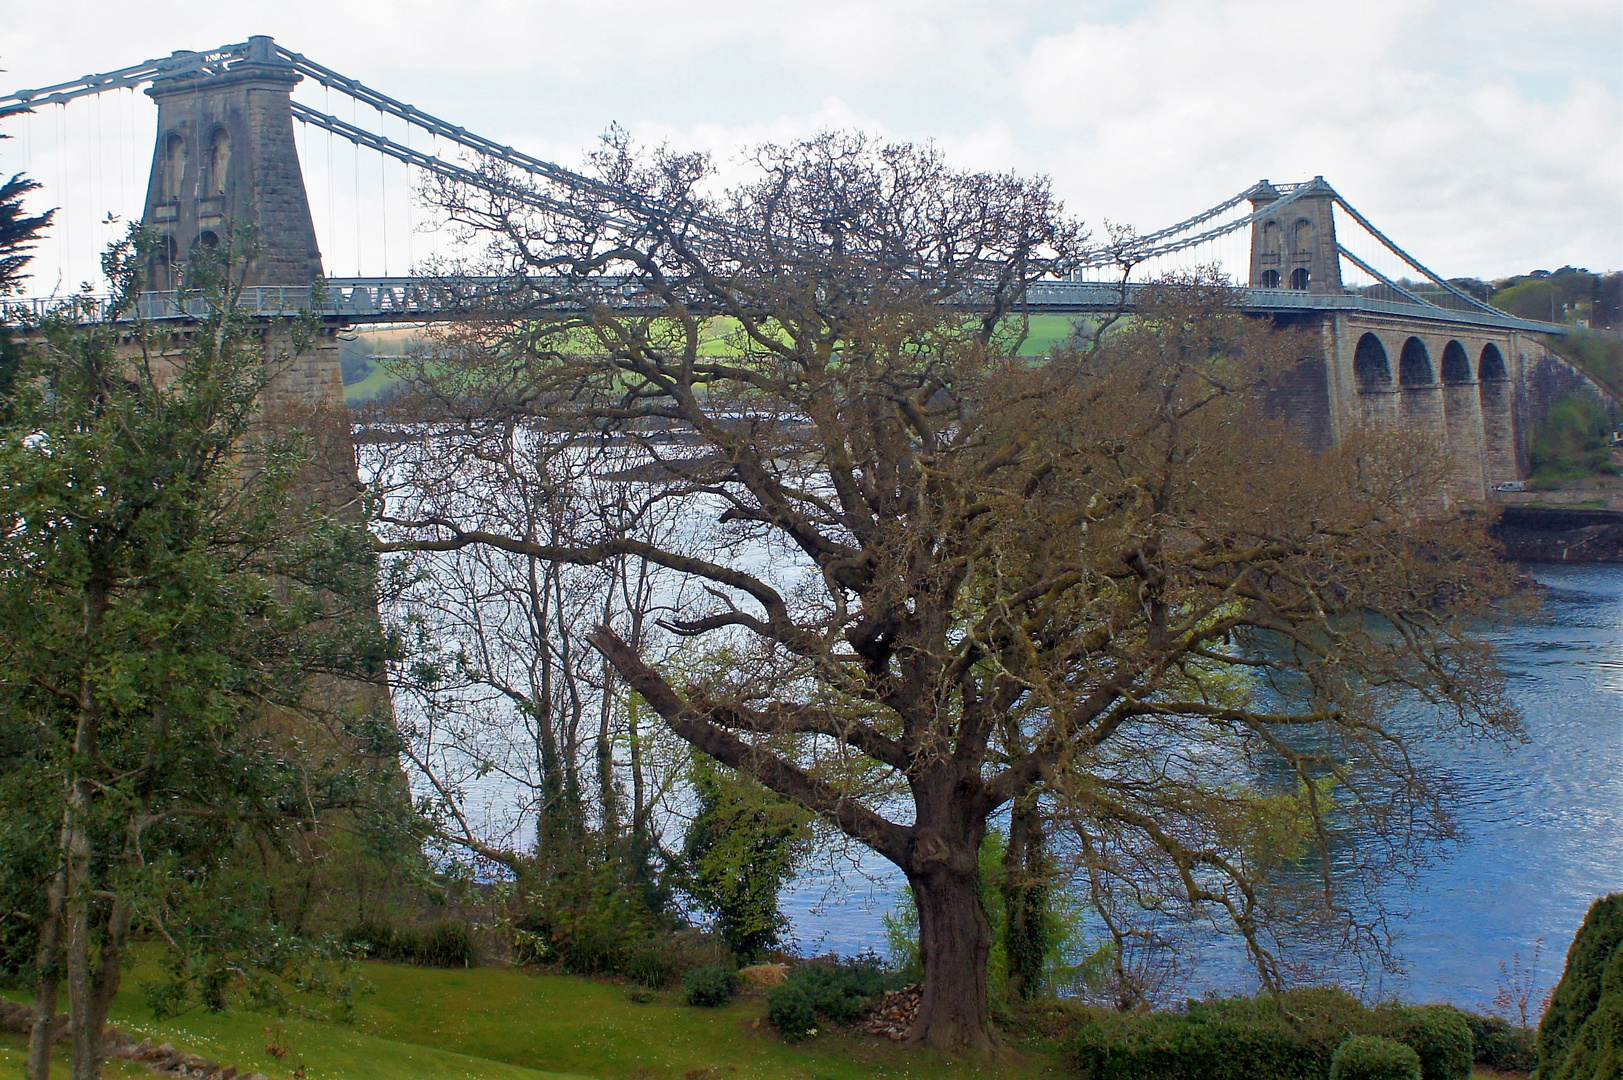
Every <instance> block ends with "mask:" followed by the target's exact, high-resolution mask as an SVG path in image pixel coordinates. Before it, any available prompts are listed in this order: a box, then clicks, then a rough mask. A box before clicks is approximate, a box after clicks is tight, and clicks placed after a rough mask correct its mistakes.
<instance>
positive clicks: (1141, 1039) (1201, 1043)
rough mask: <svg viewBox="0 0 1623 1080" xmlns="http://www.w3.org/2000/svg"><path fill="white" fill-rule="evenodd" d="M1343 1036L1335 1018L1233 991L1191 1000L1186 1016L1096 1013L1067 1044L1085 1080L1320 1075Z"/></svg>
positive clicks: (1307, 1079) (1278, 1079) (1316, 1079)
mask: <svg viewBox="0 0 1623 1080" xmlns="http://www.w3.org/2000/svg"><path fill="white" fill-rule="evenodd" d="M1332 1032H1333V1034H1332ZM1340 1041H1341V1033H1340V1032H1339V1031H1335V1029H1334V1027H1333V1025H1330V1026H1327V1025H1325V1024H1323V1023H1318V1022H1314V1021H1306V1022H1304V1021H1303V1020H1300V1019H1296V1018H1293V1019H1287V1018H1286V1017H1285V1016H1284V1015H1283V1014H1282V1013H1281V1011H1280V1007H1279V1006H1278V1005H1276V1004H1275V1003H1274V1002H1273V1001H1271V1000H1269V999H1267V998H1261V999H1256V1000H1252V999H1248V998H1235V999H1229V1000H1226V1001H1209V1002H1190V1003H1189V1010H1188V1012H1187V1013H1184V1014H1181V1015H1180V1014H1178V1013H1147V1014H1145V1013H1138V1014H1133V1013H1104V1014H1099V1015H1096V1016H1095V1017H1093V1018H1092V1019H1091V1020H1088V1021H1086V1022H1084V1023H1083V1024H1082V1025H1081V1026H1079V1027H1078V1029H1077V1031H1076V1032H1075V1033H1074V1034H1073V1036H1072V1037H1071V1039H1070V1040H1068V1042H1067V1046H1066V1048H1067V1050H1068V1052H1069V1055H1070V1057H1071V1059H1072V1061H1073V1063H1074V1064H1075V1065H1076V1066H1077V1068H1078V1070H1079V1071H1080V1073H1081V1074H1082V1075H1083V1076H1084V1077H1087V1078H1088V1080H1323V1077H1324V1076H1325V1074H1326V1073H1327V1072H1328V1071H1329V1068H1330V1058H1331V1054H1332V1051H1333V1050H1334V1049H1335V1046H1336V1044H1337V1043H1339V1042H1340Z"/></svg>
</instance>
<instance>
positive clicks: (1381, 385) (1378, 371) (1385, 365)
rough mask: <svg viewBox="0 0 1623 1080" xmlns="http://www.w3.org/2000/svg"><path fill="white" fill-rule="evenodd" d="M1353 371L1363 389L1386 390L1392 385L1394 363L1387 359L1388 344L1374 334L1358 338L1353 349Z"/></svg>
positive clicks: (1359, 386) (1360, 387)
mask: <svg viewBox="0 0 1623 1080" xmlns="http://www.w3.org/2000/svg"><path fill="white" fill-rule="evenodd" d="M1353 372H1354V373H1355V374H1356V375H1357V376H1358V389H1359V390H1361V391H1366V392H1367V391H1370V390H1384V389H1385V388H1386V387H1388V386H1391V385H1392V365H1391V364H1390V363H1389V362H1388V361H1387V359H1386V346H1384V345H1382V344H1381V339H1380V338H1378V337H1376V336H1375V335H1374V334H1365V335H1364V336H1363V337H1361V338H1359V339H1358V348H1357V349H1355V350H1354V351H1353Z"/></svg>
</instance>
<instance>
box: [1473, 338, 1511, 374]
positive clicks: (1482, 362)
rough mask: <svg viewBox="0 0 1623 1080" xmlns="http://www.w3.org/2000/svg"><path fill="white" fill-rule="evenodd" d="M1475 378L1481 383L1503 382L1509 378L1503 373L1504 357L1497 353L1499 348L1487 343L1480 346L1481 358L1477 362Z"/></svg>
mask: <svg viewBox="0 0 1623 1080" xmlns="http://www.w3.org/2000/svg"><path fill="white" fill-rule="evenodd" d="M1476 370H1477V378H1478V379H1480V380H1481V381H1482V382H1504V381H1505V380H1506V379H1508V378H1510V375H1509V374H1508V373H1507V372H1506V371H1505V355H1504V353H1501V352H1500V351H1499V346H1497V345H1495V344H1494V343H1493V342H1491V341H1490V342H1488V343H1487V344H1486V345H1484V346H1482V356H1481V357H1480V358H1479V359H1478V360H1477V368H1476Z"/></svg>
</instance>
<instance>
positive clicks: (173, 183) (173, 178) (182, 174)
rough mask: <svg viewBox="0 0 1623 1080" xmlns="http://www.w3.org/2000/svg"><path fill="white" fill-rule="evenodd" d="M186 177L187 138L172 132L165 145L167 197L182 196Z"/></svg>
mask: <svg viewBox="0 0 1623 1080" xmlns="http://www.w3.org/2000/svg"><path fill="white" fill-rule="evenodd" d="M185 179H186V138H185V136H183V135H181V134H180V133H179V132H170V134H169V138H168V140H167V141H165V143H164V147H163V193H164V197H165V198H169V199H178V198H180V189H181V185H182V183H183V182H184V181H185Z"/></svg>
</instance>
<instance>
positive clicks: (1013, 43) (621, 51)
mask: <svg viewBox="0 0 1623 1080" xmlns="http://www.w3.org/2000/svg"><path fill="white" fill-rule="evenodd" d="M256 32H261V33H271V34H273V35H275V36H276V37H277V39H278V41H279V42H281V43H282V44H285V45H287V46H289V47H291V48H296V49H299V50H301V51H303V52H305V53H306V54H307V55H309V56H311V57H312V58H313V59H316V60H319V61H321V62H322V63H325V64H328V65H330V66H332V67H334V68H337V69H339V70H341V71H343V72H345V73H346V74H350V75H353V76H355V77H357V78H361V79H363V80H365V81H367V82H369V83H371V84H373V85H375V86H377V87H378V88H379V89H382V90H384V91H386V92H388V93H391V94H393V95H395V96H397V97H399V98H401V99H403V100H406V101H410V102H412V103H414V104H417V105H419V106H422V107H424V108H428V109H430V110H431V111H435V112H439V113H441V114H442V115H445V116H446V117H447V118H448V119H451V120H453V121H455V122H458V123H462V124H465V125H467V126H468V127H470V128H472V129H474V130H477V131H480V132H481V133H483V134H486V135H489V136H491V137H493V138H497V139H501V140H504V141H510V142H513V143H515V144H518V145H520V146H524V147H526V148H529V149H532V150H535V151H538V152H542V153H545V154H546V155H548V156H551V157H554V158H555V159H558V160H562V161H564V162H566V163H573V162H576V161H578V160H579V158H580V155H581V153H582V152H584V151H585V150H586V149H588V148H589V146H590V143H591V142H592V139H593V136H594V135H595V134H596V133H598V132H600V131H602V130H603V128H604V127H605V126H606V125H607V124H608V123H609V122H611V121H619V122H622V123H624V124H626V125H627V126H628V127H630V128H631V129H632V130H633V131H634V132H635V133H636V134H637V135H638V136H639V137H641V138H643V139H645V140H650V141H669V142H671V143H673V144H675V145H681V146H687V147H699V148H705V149H708V150H710V151H711V152H712V154H713V155H714V157H715V159H716V161H717V163H718V165H719V166H721V167H722V169H723V171H724V175H729V174H733V175H735V174H736V172H735V170H736V168H737V159H738V155H739V152H740V151H741V150H742V148H744V147H746V146H748V145H751V144H754V143H758V142H761V141H763V140H782V139H786V138H793V137H798V136H800V135H804V134H809V133H811V132H813V131H815V130H818V129H819V128H823V127H831V126H833V127H852V126H854V127H861V128H863V129H865V130H869V131H873V132H876V133H878V134H882V135H886V136H890V137H896V138H906V139H916V140H921V139H931V140H934V141H935V142H936V143H937V144H938V145H940V146H941V147H942V148H943V149H944V150H945V151H946V152H947V153H948V154H949V155H950V156H951V157H952V159H953V160H955V161H957V162H959V163H961V164H963V165H965V166H969V167H976V168H988V169H1011V168H1012V169H1016V170H1019V171H1023V172H1046V173H1048V174H1050V175H1052V176H1053V177H1054V181H1055V186H1056V189H1057V190H1058V191H1059V192H1060V194H1061V195H1062V196H1064V197H1065V198H1066V200H1067V203H1068V204H1069V205H1070V206H1071V207H1072V208H1073V209H1074V210H1075V211H1076V212H1078V213H1080V214H1081V215H1082V216H1084V217H1086V218H1088V219H1089V220H1090V221H1091V222H1093V223H1095V224H1097V223H1098V222H1099V221H1101V220H1102V219H1104V218H1109V219H1111V220H1116V221H1127V222H1132V223H1134V224H1137V225H1139V226H1140V227H1143V228H1154V227H1156V226H1158V225H1160V224H1164V223H1166V222H1168V221H1171V220H1175V219H1178V218H1182V217H1184V216H1186V215H1188V214H1189V213H1192V212H1194V211H1195V210H1198V209H1199V208H1200V207H1201V206H1204V205H1207V204H1209V203H1210V202H1212V201H1215V200H1216V199H1218V198H1220V197H1222V196H1225V195H1227V194H1230V193H1232V192H1234V191H1237V190H1239V189H1241V188H1243V187H1244V186H1246V185H1248V184H1249V183H1251V182H1252V181H1254V180H1256V179H1257V178H1258V177H1261V176H1269V177H1271V178H1273V179H1276V180H1290V179H1300V178H1305V177H1307V176H1311V175H1313V174H1316V173H1322V174H1324V175H1325V176H1326V178H1328V179H1329V180H1330V181H1331V182H1332V183H1333V184H1335V185H1336V186H1337V187H1338V189H1340V190H1341V191H1342V192H1343V194H1345V195H1346V196H1347V197H1348V198H1349V199H1350V200H1351V201H1352V202H1354V203H1355V204H1356V205H1358V206H1359V207H1360V208H1362V209H1364V210H1365V211H1366V212H1367V213H1368V214H1369V215H1370V216H1371V217H1372V218H1373V219H1374V220H1375V221H1376V222H1377V223H1378V224H1380V225H1381V226H1382V227H1383V228H1385V229H1387V231H1389V232H1390V233H1391V234H1392V235H1393V236H1394V237H1395V238H1396V239H1398V240H1399V242H1401V243H1403V244H1404V245H1405V246H1407V247H1409V248H1410V249H1411V250H1413V251H1414V252H1415V254H1417V255H1419V256H1420V257H1422V258H1423V259H1425V260H1426V261H1428V262H1430V263H1431V264H1433V265H1434V266H1435V267H1436V268H1437V269H1439V270H1442V271H1444V272H1447V273H1451V274H1454V273H1480V274H1501V273H1510V272H1514V271H1518V270H1525V269H1528V268H1530V267H1533V266H1551V267H1553V266H1556V265H1559V264H1561V263H1563V262H1569V261H1570V262H1576V263H1580V264H1587V265H1590V266H1592V267H1596V268H1600V267H1615V266H1617V265H1619V264H1620V263H1623V212H1620V206H1619V194H1620V191H1623V160H1620V156H1623V108H1620V104H1619V96H1620V84H1623V75H1620V72H1619V66H1618V64H1617V55H1618V52H1619V49H1620V48H1623V12H1620V11H1619V9H1618V7H1617V5H1616V4H1615V0H1544V2H1541V3H1537V4H1535V3H1529V2H1526V0H1473V2H1472V3H1471V4H1470V5H1462V4H1459V3H1457V2H1446V0H1407V2H1404V0H1362V2H1361V3H1359V4H1358V5H1345V4H1329V3H1309V4H1282V3H1278V2H1277V0H1268V2H1262V0H1142V2H1128V0H1116V2H1112V3H1100V2H1095V3H1091V4H1088V5H1078V4H1074V3H1068V2H1065V0H1003V2H994V0H831V2H829V3H826V4H821V5H803V4H787V3H775V4H774V3H768V4H763V3H760V2H759V0H686V2H682V3H674V2H669V0H621V2H619V3H616V4H612V5H610V4H581V3H569V2H563V0H544V2H531V0H400V2H397V3H388V4H385V3H382V2H380V0H351V2H347V3H343V4H333V3H331V2H330V0H239V2H238V3H236V4H232V5H221V4H218V3H215V2H213V0H177V2H170V3H161V2H160V3H156V4H149V5H144V6H140V7H132V6H129V5H126V4H121V3H117V2H116V0H79V2H78V3H75V4H74V5H73V6H72V8H71V9H65V8H62V7H51V6H48V5H35V6H33V7H32V8H28V9H26V10H24V11H20V12H18V13H16V14H15V15H14V16H13V17H12V19H11V20H10V21H9V24H8V29H7V33H6V37H5V39H4V40H3V41H0V65H4V66H6V67H9V68H10V69H11V72H10V73H8V74H7V75H4V76H0V79H3V80H4V81H5V82H6V83H8V84H10V85H14V86H25V85H34V86H37V85H41V84H44V83H48V82H53V81H57V80H60V79H62V78H66V77H69V76H72V75H75V74H79V73H82V72H84V71H87V70H107V69H109V68H113V67H117V66H120V65H122V64H125V63H130V62H133V61H135V60H138V59H142V58H145V57H147V56H154V55H162V54H164V53H167V52H169V51H171V50H173V49H175V48H204V47H209V46H212V45H215V44H218V43H221V42H225V41H234V40H242V39H243V38H244V37H246V36H247V35H248V34H249V33H256ZM141 104H142V105H143V106H144V105H145V103H144V101H143V102H141ZM82 107H83V106H81V105H76V106H73V107H72V108H82ZM39 122H40V121H36V123H39ZM149 122H150V121H149ZM75 145H80V144H78V143H76V144H75ZM16 149H17V148H16V147H15V146H14V145H13V144H10V143H0V167H3V166H6V165H9V164H11V163H12V162H13V161H14V160H15V153H14V151H15V150H16ZM145 153H146V151H140V150H138V151H135V154H136V156H138V157H141V158H142V160H140V161H138V162H136V163H135V165H134V166H131V167H129V168H128V169H127V170H126V171H128V172H129V173H130V174H131V175H135V174H140V175H144V172H145V160H144V154H145ZM72 168H73V166H72V163H69V169H70V171H71V170H72ZM81 186H82V184H81ZM87 212H88V211H87ZM98 212H99V211H98ZM79 235H81V236H88V235H89V231H88V230H86V229H81V230H80V233H79Z"/></svg>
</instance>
